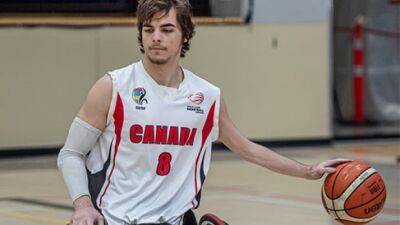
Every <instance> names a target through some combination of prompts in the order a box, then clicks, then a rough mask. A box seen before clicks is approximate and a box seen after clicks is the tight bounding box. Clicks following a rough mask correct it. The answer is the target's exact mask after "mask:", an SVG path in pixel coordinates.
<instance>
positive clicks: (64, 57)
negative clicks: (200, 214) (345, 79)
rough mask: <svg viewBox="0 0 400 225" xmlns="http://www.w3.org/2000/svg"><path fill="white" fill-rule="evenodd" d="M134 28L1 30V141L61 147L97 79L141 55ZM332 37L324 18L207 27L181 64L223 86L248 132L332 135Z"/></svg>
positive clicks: (270, 137)
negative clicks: (330, 42)
mask: <svg viewBox="0 0 400 225" xmlns="http://www.w3.org/2000/svg"><path fill="white" fill-rule="evenodd" d="M136 34H137V31H136V28H135V27H102V28H90V29H63V28H1V29H0V63H1V70H0V120H1V126H0V148H3V149H4V148H12V147H28V146H29V147H32V146H33V147H35V146H36V147H37V146H56V145H61V144H62V143H63V142H64V139H65V136H66V133H67V131H68V127H69V124H70V122H71V120H72V119H73V117H74V115H75V114H76V112H77V110H78V109H79V107H80V105H81V104H82V102H83V101H84V98H85V96H86V93H87V91H88V90H89V88H90V86H91V85H92V84H93V82H94V81H95V80H96V79H98V78H99V77H100V76H102V74H104V73H105V72H106V71H108V70H112V69H115V68H118V67H121V66H124V65H126V64H128V63H130V62H132V61H135V60H138V59H140V57H141V55H140V53H139V51H138V44H137V39H136ZM327 35H328V31H327V24H326V23H304V24H266V25H262V24H258V25H252V26H199V27H198V28H197V34H196V37H195V38H194V40H193V42H192V49H191V50H190V52H189V53H188V55H187V58H185V59H184V60H183V64H184V65H185V67H187V68H189V69H191V70H192V71H194V72H195V73H198V74H200V75H201V76H203V77H204V78H205V79H207V80H209V81H211V82H213V83H215V84H216V85H218V86H220V87H221V89H222V91H223V95H224V98H225V100H226V102H227V104H228V108H229V110H230V113H231V115H232V117H233V119H234V121H235V123H236V125H237V126H238V128H239V129H240V130H241V131H242V132H243V133H244V134H245V135H246V136H248V137H251V138H255V139H262V140H274V139H304V138H329V137H330V135H331V132H330V126H329V124H330V119H329V118H330V117H329V113H330V112H329V104H330V103H329V102H330V99H329V73H328V72H329V64H328V61H329V60H328V36H327ZM274 39H275V40H277V45H275V46H276V47H274V45H273V44H272V43H273V40H274Z"/></svg>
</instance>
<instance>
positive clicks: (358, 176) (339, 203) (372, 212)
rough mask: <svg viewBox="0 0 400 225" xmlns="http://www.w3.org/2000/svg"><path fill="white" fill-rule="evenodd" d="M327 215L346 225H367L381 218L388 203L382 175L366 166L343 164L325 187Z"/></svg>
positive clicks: (327, 180) (322, 193)
mask: <svg viewBox="0 0 400 225" xmlns="http://www.w3.org/2000/svg"><path fill="white" fill-rule="evenodd" d="M321 195H322V203H323V204H324V207H325V209H326V211H327V212H328V213H329V215H331V216H332V217H333V218H334V219H336V220H337V221H339V222H341V223H343V224H346V225H359V224H365V223H368V222H370V221H372V220H373V219H375V217H377V216H378V213H379V212H380V211H381V210H382V208H383V205H384V204H385V200H386V188H385V184H384V182H383V179H382V177H381V175H380V174H379V173H378V172H377V171H376V170H375V169H374V168H372V167H370V166H369V165H368V164H367V163H365V162H360V161H353V162H347V163H343V164H340V165H338V166H337V167H336V172H335V173H332V174H329V175H328V176H327V177H326V179H325V182H324V185H323V186H322V191H321Z"/></svg>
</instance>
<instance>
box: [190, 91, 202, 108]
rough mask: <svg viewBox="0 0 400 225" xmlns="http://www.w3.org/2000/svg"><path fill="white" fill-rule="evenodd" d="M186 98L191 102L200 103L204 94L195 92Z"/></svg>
mask: <svg viewBox="0 0 400 225" xmlns="http://www.w3.org/2000/svg"><path fill="white" fill-rule="evenodd" d="M188 99H189V100H190V101H191V102H193V103H195V104H197V105H200V104H201V103H202V102H203V101H204V94H203V93H201V92H197V93H196V94H191V95H189V97H188Z"/></svg>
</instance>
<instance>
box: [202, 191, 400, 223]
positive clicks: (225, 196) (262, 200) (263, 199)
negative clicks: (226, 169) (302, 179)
mask: <svg viewBox="0 0 400 225" xmlns="http://www.w3.org/2000/svg"><path fill="white" fill-rule="evenodd" d="M208 196H209V197H211V196H210V194H209V195H208ZM213 197H214V198H215V199H221V198H223V199H229V200H232V199H236V200H241V201H250V202H258V203H268V204H273V205H279V206H289V207H296V208H306V209H312V210H316V209H318V210H319V209H323V206H322V204H315V203H309V202H303V201H296V200H288V199H278V198H274V197H268V196H254V195H246V194H237V193H236V194H233V193H230V194H226V193H219V194H218V195H216V196H213ZM379 217H380V218H381V219H385V220H395V221H399V216H398V215H390V214H387V213H385V212H384V211H383V212H382V213H381V214H380V215H379Z"/></svg>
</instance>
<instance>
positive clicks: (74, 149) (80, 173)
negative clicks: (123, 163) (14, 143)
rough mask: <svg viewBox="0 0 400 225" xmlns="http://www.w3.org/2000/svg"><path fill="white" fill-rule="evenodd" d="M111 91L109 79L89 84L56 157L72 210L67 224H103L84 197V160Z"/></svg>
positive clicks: (101, 124)
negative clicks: (82, 102) (70, 199)
mask: <svg viewBox="0 0 400 225" xmlns="http://www.w3.org/2000/svg"><path fill="white" fill-rule="evenodd" d="M112 91H113V90H112V80H111V78H110V77H109V76H104V77H102V78H101V79H99V80H98V81H97V82H96V83H95V84H94V85H93V87H92V88H91V89H90V91H89V94H88V96H87V98H86V101H85V103H84V104H83V105H82V107H81V109H80V110H79V113H78V115H77V117H78V118H75V120H74V122H73V124H72V125H71V128H70V131H69V134H68V137H67V140H66V143H65V145H64V147H63V148H62V149H61V151H60V154H59V156H58V166H59V169H60V170H61V172H62V174H63V176H64V180H65V183H66V185H67V187H68V190H69V192H70V195H71V197H72V199H73V204H74V208H75V211H74V213H73V215H72V217H71V222H70V225H75V224H81V223H84V224H88V225H92V224H95V222H96V221H97V222H98V224H99V225H103V224H104V219H103V217H102V216H101V214H100V213H99V212H97V210H96V209H95V208H94V206H93V204H92V202H91V199H90V196H89V195H88V188H87V187H88V181H87V175H86V168H85V157H86V155H87V153H89V151H90V150H91V149H92V148H93V146H94V145H95V143H96V142H97V139H98V137H99V136H100V135H101V132H102V131H103V130H104V128H105V127H106V123H107V114H108V111H109V107H110V104H111V99H112Z"/></svg>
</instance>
